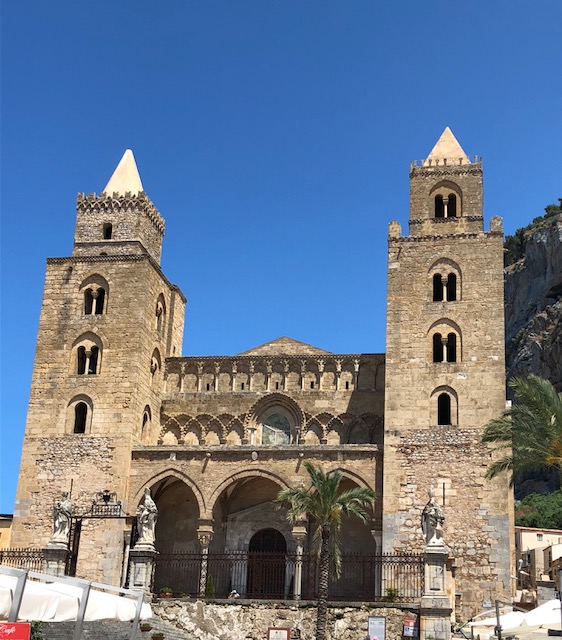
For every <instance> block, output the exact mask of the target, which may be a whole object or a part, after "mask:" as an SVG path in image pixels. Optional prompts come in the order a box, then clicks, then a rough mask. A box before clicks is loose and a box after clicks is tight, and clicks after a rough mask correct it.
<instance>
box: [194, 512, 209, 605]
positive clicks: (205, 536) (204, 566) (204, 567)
mask: <svg viewBox="0 0 562 640" xmlns="http://www.w3.org/2000/svg"><path fill="white" fill-rule="evenodd" d="M197 538H198V540H199V546H200V547H201V554H202V555H201V573H200V574H199V597H200V598H204V597H205V594H206V591H207V574H208V568H209V545H210V544H211V540H212V539H213V527H212V526H211V525H209V524H203V525H200V526H199V527H198V529H197Z"/></svg>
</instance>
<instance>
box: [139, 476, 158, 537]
mask: <svg viewBox="0 0 562 640" xmlns="http://www.w3.org/2000/svg"><path fill="white" fill-rule="evenodd" d="M157 517H158V508H157V507H156V503H155V502H154V500H153V499H152V497H151V495H150V489H149V488H148V487H147V488H146V489H145V490H144V502H143V503H142V504H139V506H138V507H137V530H138V532H139V539H138V540H137V544H147V545H154V540H155V536H154V530H155V528H156V520H157Z"/></svg>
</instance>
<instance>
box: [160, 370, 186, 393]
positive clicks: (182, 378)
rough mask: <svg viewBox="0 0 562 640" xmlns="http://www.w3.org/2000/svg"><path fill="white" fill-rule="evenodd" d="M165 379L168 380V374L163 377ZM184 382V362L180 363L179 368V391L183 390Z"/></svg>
mask: <svg viewBox="0 0 562 640" xmlns="http://www.w3.org/2000/svg"><path fill="white" fill-rule="evenodd" d="M164 380H165V381H167V380H168V376H167V375H166V376H165V378H164ZM184 382H185V364H182V365H181V368H180V393H183V392H184ZM165 390H166V386H164V391H165Z"/></svg>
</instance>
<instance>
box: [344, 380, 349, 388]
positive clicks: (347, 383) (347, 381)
mask: <svg viewBox="0 0 562 640" xmlns="http://www.w3.org/2000/svg"><path fill="white" fill-rule="evenodd" d="M345 388H346V390H348V389H349V380H346V381H345Z"/></svg>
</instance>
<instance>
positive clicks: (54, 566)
mask: <svg viewBox="0 0 562 640" xmlns="http://www.w3.org/2000/svg"><path fill="white" fill-rule="evenodd" d="M43 553H44V558H45V560H44V561H43V572H44V573H48V574H49V575H50V576H64V571H65V568H66V558H67V556H68V547H67V545H66V544H64V543H62V542H49V544H48V545H47V548H46V549H43Z"/></svg>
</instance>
